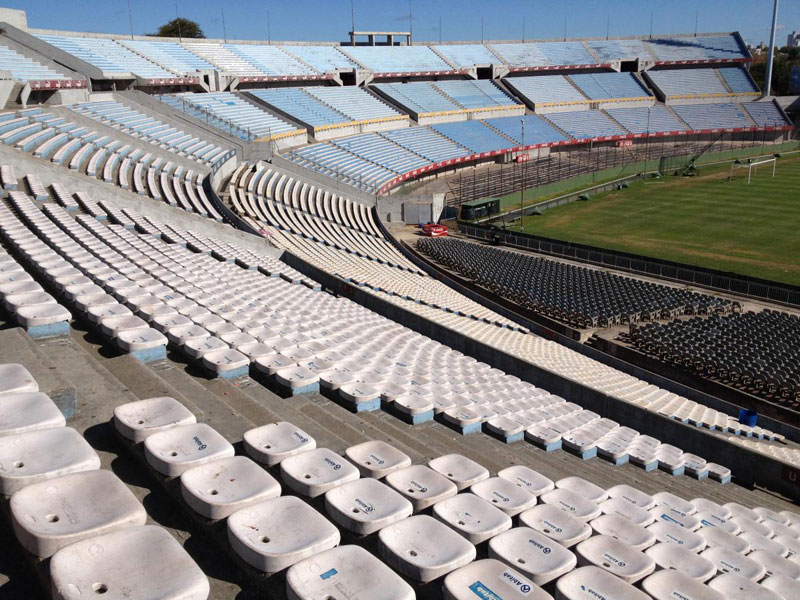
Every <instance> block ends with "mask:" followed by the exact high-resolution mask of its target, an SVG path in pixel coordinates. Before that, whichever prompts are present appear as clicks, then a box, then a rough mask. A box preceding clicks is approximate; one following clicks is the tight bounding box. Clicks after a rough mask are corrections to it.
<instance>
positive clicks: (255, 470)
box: [181, 456, 281, 520]
mask: <svg viewBox="0 0 800 600" xmlns="http://www.w3.org/2000/svg"><path fill="white" fill-rule="evenodd" d="M181 493H182V495H183V499H184V500H185V501H186V504H188V505H189V506H190V507H191V508H192V509H193V510H194V511H195V512H197V513H199V514H200V515H202V516H204V517H205V518H207V519H213V520H218V519H224V518H226V517H228V516H230V515H231V514H232V513H234V512H236V511H238V510H240V509H243V508H245V507H247V506H252V505H253V504H257V503H259V502H262V501H264V500H270V499H272V498H276V497H278V496H280V493H281V486H280V484H279V483H278V482H277V481H276V480H275V478H274V477H272V475H270V474H269V473H267V472H266V471H264V469H262V468H261V467H260V466H258V465H257V464H256V463H254V462H253V461H252V460H250V459H249V458H247V457H245V456H232V457H230V458H221V459H219V460H215V461H212V462H209V463H205V464H202V465H199V466H196V467H192V468H191V469H188V470H186V471H184V472H183V473H182V474H181Z"/></svg>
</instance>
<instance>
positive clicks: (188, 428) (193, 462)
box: [144, 423, 234, 477]
mask: <svg viewBox="0 0 800 600" xmlns="http://www.w3.org/2000/svg"><path fill="white" fill-rule="evenodd" d="M144 452H145V458H146V459H147V462H148V463H149V464H150V466H152V467H153V468H154V469H155V470H156V471H158V472H159V473H161V474H162V475H166V476H168V477H177V476H178V475H181V474H182V473H183V472H184V471H187V470H188V469H191V468H192V467H197V466H199V465H204V464H207V463H210V462H212V461H215V460H218V459H221V458H227V457H231V456H233V454H234V451H233V446H231V444H230V443H229V442H228V441H227V440H226V439H225V438H224V437H222V436H221V435H220V434H219V433H217V432H216V431H214V429H212V428H211V427H209V426H208V425H206V424H205V423H196V424H191V425H179V426H176V427H171V428H169V429H166V430H164V431H160V432H158V433H154V434H153V435H150V436H148V437H147V438H146V439H145V440H144Z"/></svg>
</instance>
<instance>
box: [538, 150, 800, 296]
mask: <svg viewBox="0 0 800 600" xmlns="http://www.w3.org/2000/svg"><path fill="white" fill-rule="evenodd" d="M728 172H729V166H728V165H722V166H708V167H703V168H701V169H700V174H699V176H697V177H676V176H666V177H663V178H661V179H645V180H642V181H639V182H636V183H634V184H633V185H631V187H630V188H628V189H623V190H620V191H613V192H607V193H605V194H600V195H597V196H594V197H592V198H591V199H590V200H589V201H585V202H584V201H579V202H573V203H572V204H569V205H566V206H562V207H559V208H553V209H550V210H547V211H545V212H544V213H543V214H542V215H538V216H527V217H525V223H524V230H525V231H526V232H528V233H534V234H537V235H542V236H546V237H551V238H556V239H560V240H567V241H572V242H578V243H583V244H589V245H592V246H600V247H603V248H610V249H614V250H622V251H625V252H632V253H635V254H644V255H647V256H653V257H657V258H662V259H667V260H673V261H678V262H682V263H687V264H692V265H699V266H704V267H709V268H713V269H719V270H723V271H733V272H735V273H740V274H744V275H751V276H754V277H761V278H765V279H772V280H776V281H783V282H786V283H792V284H800V157H795V156H793V157H784V158H781V159H779V160H778V164H777V174H776V177H775V178H772V177H771V165H770V166H767V165H765V166H764V167H762V168H761V169H760V170H759V172H758V175H757V176H755V177H754V178H753V181H752V183H751V184H750V185H748V184H747V172H746V171H742V172H741V173H739V175H738V178H737V179H734V181H732V182H729V181H728ZM742 175H744V177H743V178H742Z"/></svg>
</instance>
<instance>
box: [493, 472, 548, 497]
mask: <svg viewBox="0 0 800 600" xmlns="http://www.w3.org/2000/svg"><path fill="white" fill-rule="evenodd" d="M497 476H498V477H502V478H503V479H507V480H508V481H510V482H511V483H513V484H514V485H516V486H519V487H521V488H523V489H525V490H528V492H530V493H531V494H533V495H534V496H536V497H538V496H541V495H542V494H544V493H545V492H549V491H550V490H552V489H555V483H553V481H552V480H550V479H548V478H547V477H545V476H544V475H542V474H541V473H537V472H536V471H534V470H533V469H531V468H530V467H526V466H524V465H513V466H511V467H506V468H505V469H503V470H502V471H498V473H497Z"/></svg>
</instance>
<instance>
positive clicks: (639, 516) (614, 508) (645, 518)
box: [600, 498, 655, 527]
mask: <svg viewBox="0 0 800 600" xmlns="http://www.w3.org/2000/svg"><path fill="white" fill-rule="evenodd" d="M600 510H601V511H602V512H603V514H605V515H619V516H621V517H624V518H626V519H629V520H631V521H633V522H634V523H636V524H637V525H641V526H642V527H647V526H648V525H649V524H650V523H652V522H653V521H655V517H654V516H653V515H652V514H650V512H649V511H646V510H645V509H643V508H640V507H638V506H636V505H635V504H631V503H630V502H628V501H627V500H623V499H622V498H609V499H608V500H606V501H605V502H601V503H600Z"/></svg>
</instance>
